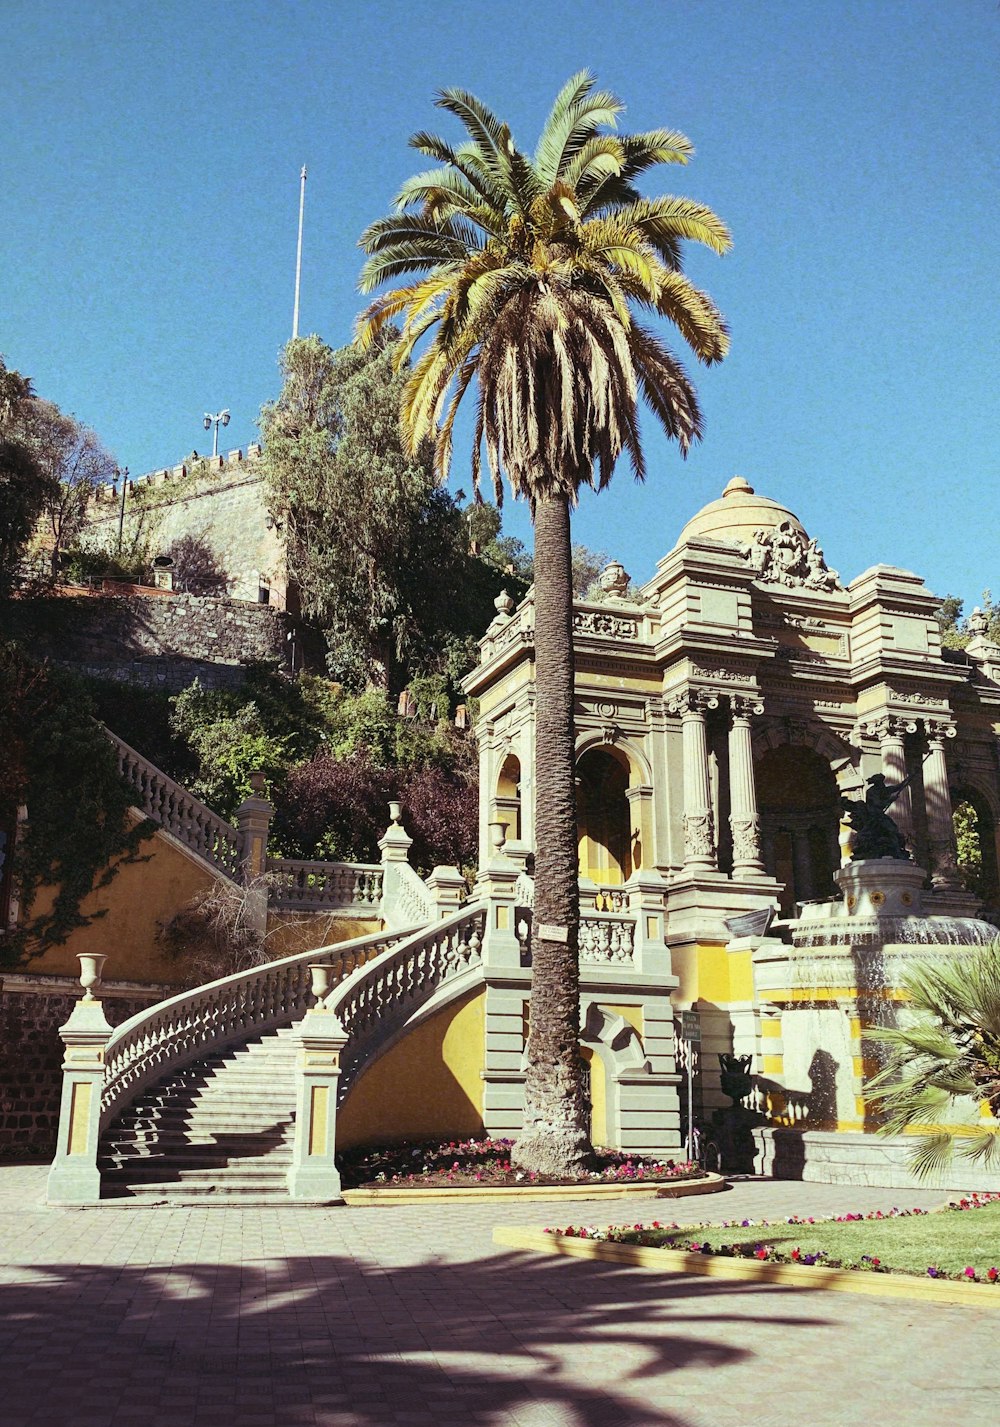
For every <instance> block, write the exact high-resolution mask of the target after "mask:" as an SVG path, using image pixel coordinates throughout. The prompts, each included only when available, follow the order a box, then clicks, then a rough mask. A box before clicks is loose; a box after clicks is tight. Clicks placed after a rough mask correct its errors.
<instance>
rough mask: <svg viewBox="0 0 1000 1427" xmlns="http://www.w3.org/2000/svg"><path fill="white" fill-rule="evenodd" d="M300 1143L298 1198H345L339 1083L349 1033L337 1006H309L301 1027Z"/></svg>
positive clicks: (296, 1152) (294, 1192)
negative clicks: (338, 1159)
mask: <svg viewBox="0 0 1000 1427" xmlns="http://www.w3.org/2000/svg"><path fill="white" fill-rule="evenodd" d="M298 1040H299V1063H298V1068H297V1071H296V1080H297V1086H296V1110H295V1145H294V1148H293V1151H292V1165H291V1168H290V1169H289V1171H288V1194H289V1197H290V1198H292V1199H308V1200H311V1201H312V1202H314V1203H315V1202H317V1201H319V1202H321V1203H330V1202H331V1201H337V1200H339V1199H340V1198H341V1193H340V1174H339V1172H338V1170H337V1166H336V1164H335V1162H334V1154H335V1151H336V1148H337V1082H338V1081H339V1079H340V1054H341V1051H342V1050H343V1048H344V1046H345V1045H346V1044H347V1036H346V1035H345V1033H344V1028H343V1026H342V1025H341V1024H340V1021H339V1020H338V1019H337V1017H336V1016H335V1015H334V1014H333V1012H332V1011H328V1010H326V1009H325V1008H324V1007H322V1006H316V1007H314V1008H313V1009H312V1010H311V1011H307V1012H306V1014H305V1016H304V1017H303V1019H302V1022H301V1024H300V1026H299V1030H298Z"/></svg>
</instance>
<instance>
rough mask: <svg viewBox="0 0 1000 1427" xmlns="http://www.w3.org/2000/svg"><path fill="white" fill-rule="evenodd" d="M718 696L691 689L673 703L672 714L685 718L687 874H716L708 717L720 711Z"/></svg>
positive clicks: (682, 733) (682, 724)
mask: <svg viewBox="0 0 1000 1427" xmlns="http://www.w3.org/2000/svg"><path fill="white" fill-rule="evenodd" d="M718 706H719V700H718V698H717V697H716V696H715V695H714V694H705V693H702V692H700V691H698V690H695V689H688V690H686V691H685V692H684V693H682V694H679V695H678V696H677V697H676V698H674V699H671V701H670V710H671V712H672V713H679V714H680V716H681V737H682V740H683V748H684V870H685V871H686V872H714V871H716V868H717V865H718V864H717V861H716V855H715V827H714V825H713V819H712V790H711V784H710V781H709V774H708V741H707V739H706V736H705V715H706V713H707V711H708V710H709V709H714V708H718Z"/></svg>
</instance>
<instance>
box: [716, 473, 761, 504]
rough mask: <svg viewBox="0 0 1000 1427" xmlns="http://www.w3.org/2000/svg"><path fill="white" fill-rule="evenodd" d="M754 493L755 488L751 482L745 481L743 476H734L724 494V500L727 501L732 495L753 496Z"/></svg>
mask: <svg viewBox="0 0 1000 1427" xmlns="http://www.w3.org/2000/svg"><path fill="white" fill-rule="evenodd" d="M753 493H754V490H753V486H752V485H751V484H750V482H749V481H747V480H744V479H743V477H742V476H734V477H733V479H732V480H731V481H730V482H729V483H728V485H727V486H726V489H725V490H724V491H723V492H722V499H723V500H725V498H726V496H730V495H753Z"/></svg>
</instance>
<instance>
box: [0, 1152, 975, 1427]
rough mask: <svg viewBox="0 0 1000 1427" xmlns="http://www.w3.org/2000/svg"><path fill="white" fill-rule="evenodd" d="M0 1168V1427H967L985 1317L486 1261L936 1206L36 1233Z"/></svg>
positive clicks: (827, 1191) (49, 1220)
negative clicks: (588, 1232)
mask: <svg viewBox="0 0 1000 1427" xmlns="http://www.w3.org/2000/svg"><path fill="white" fill-rule="evenodd" d="M44 1181H45V1170H44V1169H43V1168H40V1167H37V1166H6V1167H0V1223H2V1244H3V1249H2V1255H0V1292H2V1315H0V1421H2V1422H3V1423H4V1424H5V1427H68V1424H71V1427H230V1424H239V1427H279V1424H280V1427H298V1425H299V1424H310V1427H312V1424H315V1427H397V1424H398V1427H429V1424H441V1425H442V1427H476V1424H482V1425H483V1427H792V1424H795V1427H799V1424H803V1427H811V1424H835V1423H836V1424H840V1423H843V1424H852V1427H853V1424H865V1425H866V1427H867V1424H877V1427H890V1424H891V1427H895V1424H898V1427H939V1424H945V1423H951V1422H952V1421H955V1422H959V1423H961V1424H962V1427H981V1424H986V1423H987V1422H990V1423H992V1422H995V1420H996V1407H995V1403H996V1397H995V1382H996V1339H997V1331H998V1328H1000V1317H998V1315H997V1313H996V1312H995V1311H988V1310H987V1311H984V1310H979V1309H976V1308H964V1307H961V1308H960V1307H936V1306H929V1305H924V1304H916V1303H907V1302H900V1301H895V1300H890V1299H877V1298H866V1297H858V1296H855V1295H851V1294H840V1293H820V1292H812V1291H801V1290H790V1289H781V1288H776V1287H770V1286H763V1285H744V1284H731V1283H725V1282H719V1281H715V1280H712V1279H707V1278H677V1277H669V1278H664V1277H660V1276H658V1275H657V1274H656V1273H655V1272H652V1271H650V1270H647V1269H634V1268H622V1267H619V1266H616V1265H611V1264H600V1263H587V1262H581V1261H573V1260H561V1259H556V1258H548V1257H533V1256H531V1255H527V1254H521V1253H515V1252H512V1251H510V1250H507V1249H499V1248H497V1247H496V1246H494V1245H493V1244H492V1242H491V1238H490V1235H491V1231H492V1229H493V1226H494V1225H495V1224H497V1223H521V1224H539V1223H545V1222H547V1221H548V1222H552V1220H553V1218H554V1219H555V1220H556V1221H558V1222H561V1223H564V1224H565V1223H572V1222H574V1221H576V1222H584V1223H608V1222H612V1221H616V1222H621V1221H622V1220H624V1219H632V1220H635V1219H638V1218H641V1217H645V1218H654V1217H655V1218H660V1219H667V1218H672V1217H675V1215H676V1217H678V1218H682V1219H688V1218H705V1219H716V1220H719V1219H725V1218H735V1217H741V1218H742V1217H750V1216H753V1217H758V1216H763V1217H777V1216H780V1215H784V1214H790V1213H800V1214H826V1213H835V1212H838V1211H841V1210H848V1209H868V1208H878V1207H883V1208H885V1207H888V1206H889V1205H891V1204H892V1203H894V1202H896V1203H900V1204H903V1203H905V1204H914V1205H915V1204H921V1205H932V1204H934V1203H939V1202H940V1201H941V1195H940V1194H934V1193H926V1192H924V1193H917V1192H913V1191H910V1192H906V1191H900V1190H896V1191H893V1190H854V1189H849V1188H843V1187H839V1186H836V1187H835V1186H830V1185H808V1184H789V1183H783V1184H775V1183H768V1182H763V1181H752V1182H744V1183H738V1184H736V1185H735V1186H734V1187H733V1188H732V1189H731V1190H730V1191H729V1192H727V1193H725V1194H719V1195H715V1196H712V1197H710V1198H706V1199H701V1200H698V1201H691V1200H688V1201H687V1202H686V1203H683V1202H678V1203H677V1204H676V1205H668V1204H666V1203H664V1202H663V1201H661V1202H660V1203H658V1204H657V1205H656V1207H655V1208H654V1207H653V1202H652V1201H644V1203H643V1204H642V1205H641V1206H640V1204H639V1203H637V1202H636V1201H632V1202H631V1203H628V1202H626V1201H609V1202H606V1203H604V1204H594V1203H591V1204H584V1205H580V1204H573V1205H571V1204H563V1205H562V1206H560V1207H559V1209H558V1210H555V1209H553V1208H552V1207H550V1206H543V1205H541V1204H539V1203H525V1202H521V1203H512V1202H508V1203H502V1204H497V1203H495V1202H490V1201H486V1202H480V1203H476V1204H469V1203H466V1204H451V1205H444V1204H441V1203H440V1202H437V1203H427V1204H426V1205H415V1206H403V1207H399V1208H394V1209H389V1208H378V1209H346V1208H336V1209H306V1208H292V1207H289V1208H285V1207H260V1208H250V1207H247V1208H240V1207H224V1206H222V1205H218V1206H206V1207H200V1206H199V1207H194V1208H186V1207H179V1208H172V1209H166V1208H143V1209H139V1208H133V1207H120V1206H117V1205H110V1206H108V1207H107V1208H104V1207H102V1208H97V1209H93V1210H58V1209H50V1208H48V1207H46V1206H45V1205H44V1204H43V1202H42V1194H43V1189H44Z"/></svg>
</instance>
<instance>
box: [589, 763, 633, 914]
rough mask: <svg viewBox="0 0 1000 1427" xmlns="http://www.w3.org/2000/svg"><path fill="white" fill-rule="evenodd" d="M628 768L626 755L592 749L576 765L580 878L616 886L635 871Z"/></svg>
mask: <svg viewBox="0 0 1000 1427" xmlns="http://www.w3.org/2000/svg"><path fill="white" fill-rule="evenodd" d="M628 786H629V768H628V761H627V759H626V758H625V756H624V754H621V753H619V752H618V751H617V749H612V748H590V749H588V750H587V752H586V753H584V754H583V755H582V756H581V757H580V760H579V762H578V763H577V765H576V818H577V830H578V836H579V848H580V876H581V877H589V878H590V879H591V881H593V882H597V883H599V884H601V885H607V886H612V887H616V886H619V885H620V884H621V883H622V882H625V881H627V880H628V878H629V877H631V875H632V870H633V853H632V830H631V819H630V817H629V804H628V797H627V793H628Z"/></svg>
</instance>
